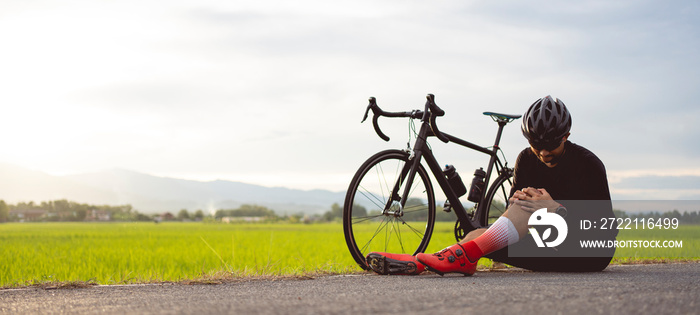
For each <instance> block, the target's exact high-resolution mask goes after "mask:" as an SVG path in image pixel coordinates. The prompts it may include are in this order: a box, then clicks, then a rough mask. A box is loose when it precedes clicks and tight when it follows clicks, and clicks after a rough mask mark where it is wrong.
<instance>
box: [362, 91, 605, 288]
mask: <svg viewBox="0 0 700 315" xmlns="http://www.w3.org/2000/svg"><path fill="white" fill-rule="evenodd" d="M570 129H571V115H570V113H569V111H568V110H567V108H566V106H565V105H564V103H563V102H562V101H561V100H559V99H556V100H555V99H553V98H552V97H551V96H546V97H544V98H541V99H539V100H537V101H536V102H535V103H533V104H532V105H531V106H530V108H529V109H528V110H527V112H525V115H524V117H523V121H522V126H521V130H522V132H523V135H524V136H525V138H526V139H527V140H528V142H529V144H530V147H529V148H527V149H524V150H523V151H522V152H520V155H519V156H518V159H517V161H516V164H515V175H514V180H513V186H512V189H511V192H510V196H511V197H510V199H509V207H508V209H507V210H506V212H505V213H504V214H503V215H502V216H501V217H500V218H498V220H496V222H494V223H493V224H492V225H491V226H490V227H489V228H488V229H485V228H484V229H478V230H475V231H472V232H471V233H469V234H468V235H467V236H466V237H465V238H464V239H463V240H461V241H460V242H459V243H457V244H455V245H452V246H450V247H447V248H445V249H443V250H441V251H440V252H437V253H435V254H425V253H420V254H418V255H416V256H415V257H414V256H411V255H407V254H390V253H376V252H373V253H370V254H369V255H367V263H368V265H369V266H370V267H371V268H372V269H373V270H374V271H375V272H377V273H380V274H418V273H421V272H422V271H423V270H424V269H428V270H431V271H434V272H436V273H438V274H440V275H442V274H445V273H462V274H464V275H472V274H474V272H475V271H476V265H477V262H478V261H479V259H480V258H481V257H488V258H491V259H493V260H495V261H499V262H503V263H507V264H510V265H513V266H517V267H522V268H526V269H530V270H536V271H600V270H603V269H605V267H607V265H608V264H609V263H610V260H611V259H612V254H613V253H614V249H613V250H612V253H607V254H606V257H585V258H580V257H552V258H545V257H509V256H508V246H510V245H513V244H515V243H517V242H518V241H519V240H520V239H522V238H523V237H525V236H526V235H527V233H528V219H529V218H530V215H531V214H532V213H533V212H534V211H536V210H538V209H541V208H547V211H548V212H556V213H558V214H560V215H562V216H565V215H566V213H567V212H568V211H586V209H581V208H580V207H575V206H574V208H573V209H568V210H567V209H566V207H564V206H563V205H562V203H567V201H572V200H604V201H608V202H605V203H604V206H603V208H604V209H602V212H600V213H604V215H605V216H607V217H613V214H612V206H611V204H610V202H609V200H610V191H609V188H608V181H607V175H606V172H605V167H604V165H603V163H602V162H601V161H600V159H598V157H596V156H595V154H593V153H592V152H590V151H589V150H587V149H585V148H583V147H581V146H579V145H576V144H574V143H571V142H569V141H568V138H569V136H570V132H569V131H570ZM555 200H558V201H555ZM571 204H572V205H573V203H571ZM598 210H601V209H598ZM612 237H613V238H614V235H613V236H612Z"/></svg>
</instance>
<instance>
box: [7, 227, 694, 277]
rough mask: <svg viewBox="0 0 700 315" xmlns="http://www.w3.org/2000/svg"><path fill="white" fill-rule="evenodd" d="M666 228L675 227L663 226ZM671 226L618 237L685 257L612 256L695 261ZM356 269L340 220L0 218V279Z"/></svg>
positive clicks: (447, 234)
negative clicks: (665, 242)
mask: <svg viewBox="0 0 700 315" xmlns="http://www.w3.org/2000/svg"><path fill="white" fill-rule="evenodd" d="M452 229H453V224H451V223H438V224H436V228H435V232H434V235H433V238H432V240H431V242H430V246H429V247H428V250H427V252H435V251H438V250H440V249H441V248H443V247H445V246H447V245H450V244H453V243H454V236H453V234H452ZM637 232H639V231H635V233H637ZM671 232H673V233H676V234H668V233H671ZM671 232H669V231H666V232H665V233H667V234H664V235H649V234H648V233H646V234H639V235H637V234H634V233H628V232H625V233H621V234H620V237H619V239H640V238H642V239H650V238H663V239H682V240H683V242H684V244H683V246H684V247H683V249H684V250H687V251H688V252H687V253H689V254H687V255H688V256H683V257H677V255H675V256H674V255H670V254H664V252H658V251H648V250H640V249H624V250H622V249H620V250H618V252H617V255H616V258H615V261H616V262H618V263H634V262H643V261H648V260H650V259H651V260H654V259H655V261H659V260H662V261H663V260H665V261H671V260H673V261H677V260H683V259H686V258H687V257H691V260H697V257H698V256H699V255H698V253H700V248H699V244H700V226H682V227H681V228H679V229H678V230H677V231H671ZM683 255H686V254H683ZM693 255H694V257H695V258H694V259H692V256H693ZM684 257H686V258H684ZM480 265H481V266H480V268H488V267H490V266H491V262H490V260H488V259H482V260H481V261H480ZM357 272H361V269H360V268H359V267H358V266H357V264H356V263H355V262H354V260H353V259H352V257H351V256H350V254H349V252H348V250H347V248H346V245H345V239H344V236H343V231H342V225H341V224H340V223H332V224H312V225H301V224H203V223H175V222H167V223H161V224H154V223H7V224H0V288H3V287H5V288H7V287H22V286H40V287H44V288H57V287H81V286H90V285H96V284H132V283H153V282H181V283H202V284H207V283H209V284H216V283H221V281H231V280H235V279H254V278H261V277H262V278H270V277H272V278H278V277H284V278H286V277H292V278H309V277H314V276H316V275H321V274H347V273H357Z"/></svg>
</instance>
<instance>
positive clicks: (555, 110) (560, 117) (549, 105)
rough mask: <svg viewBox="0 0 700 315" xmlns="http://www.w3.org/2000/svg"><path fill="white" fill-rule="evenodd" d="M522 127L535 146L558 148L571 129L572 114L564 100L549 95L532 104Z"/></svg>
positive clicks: (524, 133) (529, 140) (528, 139)
mask: <svg viewBox="0 0 700 315" xmlns="http://www.w3.org/2000/svg"><path fill="white" fill-rule="evenodd" d="M520 129H521V130H522V132H523V135H524V136H525V138H526V139H527V141H528V142H530V144H532V145H533V146H535V147H541V148H547V147H549V148H552V147H554V148H556V147H557V146H558V145H559V143H560V142H559V141H561V139H562V138H563V137H564V136H565V135H566V134H567V133H569V130H571V114H569V110H567V109H566V106H565V105H564V102H562V101H561V100H560V99H556V101H555V100H554V99H553V98H552V97H551V96H549V95H547V96H546V97H544V98H541V99H538V100H537V101H535V102H534V103H533V104H532V105H530V108H528V110H527V112H525V115H524V117H523V123H522V125H521V127H520Z"/></svg>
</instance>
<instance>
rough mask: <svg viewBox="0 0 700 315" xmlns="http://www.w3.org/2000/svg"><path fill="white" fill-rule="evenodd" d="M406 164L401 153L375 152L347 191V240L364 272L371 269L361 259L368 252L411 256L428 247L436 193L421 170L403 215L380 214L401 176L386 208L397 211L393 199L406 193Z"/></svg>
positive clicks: (345, 210) (345, 217)
mask: <svg viewBox="0 0 700 315" xmlns="http://www.w3.org/2000/svg"><path fill="white" fill-rule="evenodd" d="M408 161H409V155H408V153H406V152H405V151H400V150H386V151H382V152H379V153H377V154H375V155H373V156H372V157H370V158H369V159H367V161H365V162H364V163H363V164H362V166H360V168H359V169H358V170H357V172H356V173H355V176H354V177H353V179H352V182H350V186H349V187H348V191H347V193H346V196H345V203H344V206H343V230H344V233H345V241H346V243H347V246H348V249H349V250H350V254H351V255H352V257H353V258H354V259H355V261H356V262H357V264H358V265H359V266H360V267H362V268H363V269H365V270H369V267H368V266H367V264H366V262H365V257H366V255H367V254H369V253H370V252H372V251H381V252H392V253H405V254H412V255H415V254H418V253H421V252H423V251H425V249H426V247H428V243H429V242H430V237H431V236H432V233H433V228H434V225H435V194H434V190H433V186H432V183H431V182H430V178H429V176H428V175H429V173H428V172H427V171H426V170H425V168H424V167H423V165H419V167H418V169H417V171H416V175H415V177H414V180H413V185H412V188H411V190H410V192H411V193H410V195H409V198H408V200H407V202H406V206H405V207H404V209H403V210H404V213H403V216H394V215H393V214H387V213H383V212H384V208H385V207H386V205H387V204H388V201H389V197H390V195H392V194H391V193H390V192H391V191H392V190H393V187H395V185H396V183H397V181H398V180H399V178H400V177H404V178H403V179H402V180H401V183H402V184H401V186H400V188H399V190H398V192H397V194H394V198H392V199H394V200H393V201H392V202H391V206H390V208H389V210H390V211H394V210H397V209H398V205H399V203H398V200H396V199H397V198H398V199H400V198H399V197H398V196H400V195H402V194H403V191H404V185H403V183H405V177H408V174H405V170H404V166H405V165H406V163H407V162H408ZM385 171H386V172H385ZM389 172H392V173H389ZM402 173H403V174H402ZM402 175H403V176H402ZM367 207H369V209H368V208H367ZM363 208H364V211H363V210H362V209H363Z"/></svg>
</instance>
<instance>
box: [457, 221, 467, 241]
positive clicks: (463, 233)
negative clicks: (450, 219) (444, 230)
mask: <svg viewBox="0 0 700 315" xmlns="http://www.w3.org/2000/svg"><path fill="white" fill-rule="evenodd" d="M467 233H468V232H467V231H466V230H465V229H464V228H463V227H462V222H460V221H459V219H457V222H455V238H456V239H457V242H459V241H461V240H462V239H463V238H464V237H465V236H467Z"/></svg>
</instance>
